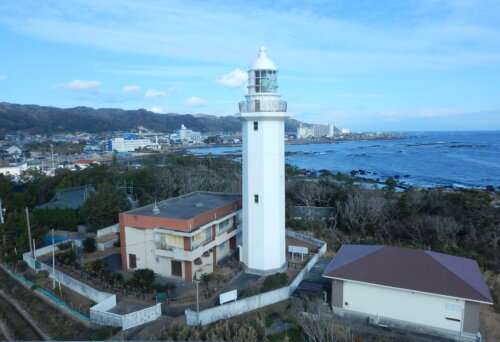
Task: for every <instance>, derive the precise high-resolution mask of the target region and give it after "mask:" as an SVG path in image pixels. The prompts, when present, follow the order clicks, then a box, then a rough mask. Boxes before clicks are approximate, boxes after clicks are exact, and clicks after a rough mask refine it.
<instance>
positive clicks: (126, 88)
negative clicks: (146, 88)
mask: <svg viewBox="0 0 500 342" xmlns="http://www.w3.org/2000/svg"><path fill="white" fill-rule="evenodd" d="M122 90H123V91H124V92H125V93H137V92H139V91H141V87H139V86H137V85H134V84H130V85H126V86H123V88H122Z"/></svg>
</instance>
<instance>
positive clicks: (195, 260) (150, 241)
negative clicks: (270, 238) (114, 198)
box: [120, 191, 241, 281]
mask: <svg viewBox="0 0 500 342" xmlns="http://www.w3.org/2000/svg"><path fill="white" fill-rule="evenodd" d="M240 216H241V196H240V195H237V194H224V193H215V192H203V191H197V192H192V193H189V194H186V195H183V196H179V197H175V198H169V199H167V200H164V201H161V202H159V203H154V204H150V205H146V206H144V207H141V208H137V209H132V210H129V211H127V212H124V213H121V214H120V241H121V255H122V266H123V269H124V270H135V269H145V268H148V269H151V270H153V271H154V272H155V273H157V274H159V275H161V276H166V277H176V278H179V279H184V280H185V281H192V280H193V279H199V277H200V276H201V275H202V274H203V273H211V272H213V268H214V265H216V264H217V263H218V262H219V261H220V260H222V259H223V258H224V257H226V256H228V255H230V254H231V253H232V252H234V251H235V250H236V246H237V239H239V238H240V237H239V236H240V235H241V233H240V231H241V229H240V221H241V218H240Z"/></svg>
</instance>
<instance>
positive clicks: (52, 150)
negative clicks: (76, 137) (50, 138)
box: [50, 144, 56, 174]
mask: <svg viewBox="0 0 500 342" xmlns="http://www.w3.org/2000/svg"><path fill="white" fill-rule="evenodd" d="M50 159H51V160H52V170H53V171H54V174H55V170H56V169H55V166H54V144H50Z"/></svg>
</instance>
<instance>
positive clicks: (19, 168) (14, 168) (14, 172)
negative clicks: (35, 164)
mask: <svg viewBox="0 0 500 342" xmlns="http://www.w3.org/2000/svg"><path fill="white" fill-rule="evenodd" d="M26 170H28V164H26V163H23V164H18V165H11V166H3V167H0V174H2V175H5V176H13V177H19V176H21V173H23V172H24V171H26Z"/></svg>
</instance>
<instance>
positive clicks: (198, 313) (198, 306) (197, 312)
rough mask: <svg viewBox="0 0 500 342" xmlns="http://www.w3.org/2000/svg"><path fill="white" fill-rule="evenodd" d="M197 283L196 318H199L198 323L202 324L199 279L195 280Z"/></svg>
mask: <svg viewBox="0 0 500 342" xmlns="http://www.w3.org/2000/svg"><path fill="white" fill-rule="evenodd" d="M194 282H195V284H196V318H197V320H198V324H200V293H199V291H198V284H199V283H200V282H199V281H198V280H195V281H194Z"/></svg>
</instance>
